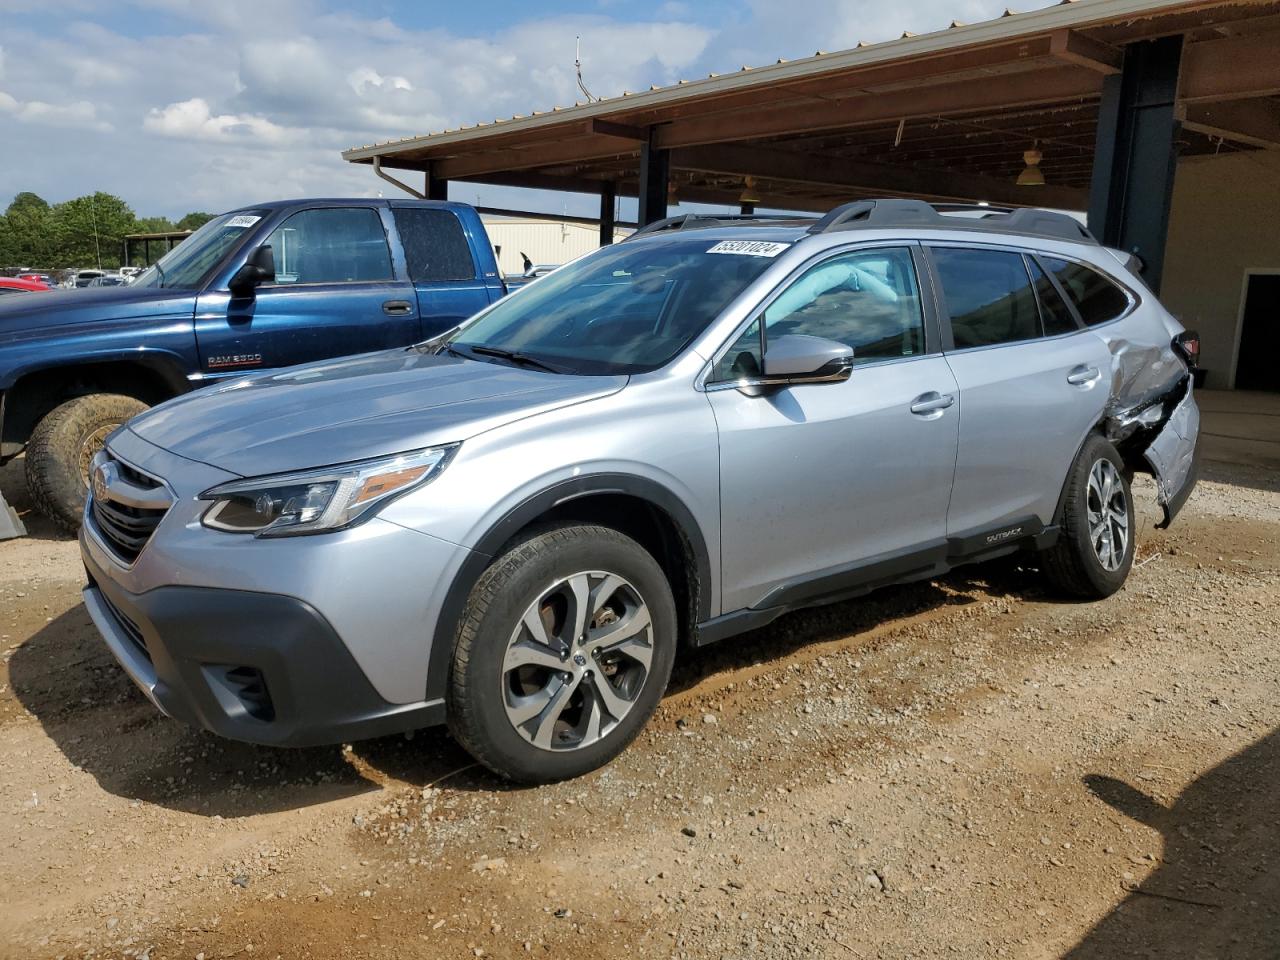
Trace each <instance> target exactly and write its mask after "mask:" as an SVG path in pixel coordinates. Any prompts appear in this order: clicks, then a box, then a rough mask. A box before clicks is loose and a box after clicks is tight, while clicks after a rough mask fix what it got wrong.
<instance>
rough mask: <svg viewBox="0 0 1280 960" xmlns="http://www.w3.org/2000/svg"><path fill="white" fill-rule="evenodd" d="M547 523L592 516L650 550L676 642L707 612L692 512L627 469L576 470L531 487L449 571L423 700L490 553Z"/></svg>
mask: <svg viewBox="0 0 1280 960" xmlns="http://www.w3.org/2000/svg"><path fill="white" fill-rule="evenodd" d="M546 523H596V524H601V525H603V526H608V527H612V528H613V529H615V530H618V531H619V532H620V533H623V534H626V535H627V536H629V537H631V538H632V539H633V540H635V541H636V542H638V543H639V544H640V545H641V546H642V547H644V548H645V549H646V550H648V551H649V552H650V554H652V555H653V557H654V559H656V560H657V561H658V563H659V565H660V566H661V567H662V569H663V571H664V572H665V573H666V574H667V578H668V580H669V582H670V583H671V588H672V593H673V594H674V595H675V600H676V605H677V609H678V610H679V612H680V620H681V623H680V641H681V644H682V645H683V644H685V643H691V642H692V637H693V628H694V624H695V623H697V622H698V621H699V620H705V619H708V618H709V617H710V615H711V589H710V588H711V559H710V554H709V552H708V550H707V544H706V539H705V537H704V536H703V534H702V530H701V529H700V528H699V526H698V523H697V521H696V520H695V519H694V516H693V513H692V511H691V510H690V509H689V508H688V507H687V506H686V505H685V503H684V501H683V500H681V499H680V498H679V497H678V496H677V495H676V494H674V493H672V492H671V491H670V490H668V489H667V488H666V487H664V486H662V485H661V484H659V483H657V482H655V481H652V480H648V479H645V478H643V477H635V476H629V475H626V474H595V475H589V476H583V477H575V478H573V479H572V480H565V481H562V482H561V483H557V484H555V485H553V486H551V487H548V488H547V489H546V490H543V491H542V492H540V493H537V494H534V495H533V496H531V497H529V498H528V499H526V500H524V501H523V502H522V503H520V504H519V505H518V506H516V507H514V508H513V509H512V510H510V511H509V512H508V513H506V514H505V515H504V516H503V517H502V518H501V519H500V520H498V521H497V522H496V523H495V524H494V525H493V526H491V527H490V528H489V530H488V531H487V532H486V533H485V534H484V536H482V537H481V538H480V540H479V542H478V543H477V544H476V545H475V547H474V549H473V550H472V552H471V554H470V555H469V556H468V557H467V559H466V561H465V562H464V563H463V565H462V568H461V569H460V570H459V571H458V573H457V575H456V576H455V577H454V579H453V582H452V583H451V584H450V585H449V589H448V591H447V592H446V594H445V598H444V602H443V603H442V604H441V608H440V615H439V617H438V618H437V620H436V628H435V633H434V635H433V637H432V641H431V651H430V655H429V660H428V670H427V691H426V696H427V699H432V698H435V697H441V696H443V695H444V693H445V690H446V689H447V686H448V674H449V663H450V659H451V658H452V655H453V646H454V641H455V640H456V638H457V631H458V623H459V621H460V620H461V618H462V613H463V610H464V609H465V608H466V604H467V600H468V598H469V597H470V595H471V590H472V588H473V587H474V586H475V584H476V581H477V580H479V579H480V575H481V574H482V573H484V571H485V570H486V569H487V568H488V566H489V564H490V563H491V562H492V561H493V559H494V558H495V557H497V556H499V555H501V554H502V553H503V552H505V550H506V549H507V548H508V547H509V546H510V544H511V543H512V542H514V541H515V540H517V539H518V538H520V537H521V536H522V535H523V534H524V533H525V532H526V531H527V530H529V529H530V528H531V527H535V526H539V525H542V524H546Z"/></svg>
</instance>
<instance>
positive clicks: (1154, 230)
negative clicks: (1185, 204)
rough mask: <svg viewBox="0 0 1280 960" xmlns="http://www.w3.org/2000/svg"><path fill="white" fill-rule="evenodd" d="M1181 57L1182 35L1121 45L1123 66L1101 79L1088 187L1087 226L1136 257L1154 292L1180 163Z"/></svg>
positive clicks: (1100, 238) (1162, 257) (1158, 277)
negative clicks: (1178, 104)
mask: <svg viewBox="0 0 1280 960" xmlns="http://www.w3.org/2000/svg"><path fill="white" fill-rule="evenodd" d="M1181 61H1182V37H1181V36H1171V37H1163V38H1161V39H1159V40H1149V41H1145V42H1142V43H1135V44H1131V45H1130V46H1128V47H1126V48H1125V55H1124V69H1123V70H1122V71H1121V72H1120V73H1119V74H1116V75H1113V76H1109V77H1107V78H1106V81H1105V82H1104V85H1103V90H1102V103H1101V105H1100V106H1099V110H1098V138H1097V146H1096V147H1095V149H1094V155H1093V182H1092V184H1091V185H1090V193H1089V229H1090V230H1092V231H1093V233H1094V235H1095V236H1096V237H1097V238H1098V239H1099V240H1101V241H1102V242H1103V243H1105V244H1106V245H1107V246H1110V247H1116V248H1118V249H1120V250H1126V251H1128V252H1130V253H1136V254H1137V255H1138V256H1139V257H1141V258H1142V261H1143V263H1144V264H1145V265H1146V269H1145V270H1144V272H1143V279H1144V280H1146V282H1147V283H1148V284H1149V285H1150V286H1151V288H1152V289H1153V290H1155V291H1157V292H1159V290H1160V275H1161V270H1162V268H1163V265H1164V248H1165V240H1166V238H1167V236H1168V232H1169V206H1170V204H1171V202H1172V200H1173V177H1174V170H1175V167H1176V165H1177V157H1176V155H1175V147H1174V143H1175V140H1176V138H1177V133H1178V121H1177V118H1176V117H1175V115H1174V104H1175V101H1176V99H1177V94H1178V69H1179V66H1180V64H1181Z"/></svg>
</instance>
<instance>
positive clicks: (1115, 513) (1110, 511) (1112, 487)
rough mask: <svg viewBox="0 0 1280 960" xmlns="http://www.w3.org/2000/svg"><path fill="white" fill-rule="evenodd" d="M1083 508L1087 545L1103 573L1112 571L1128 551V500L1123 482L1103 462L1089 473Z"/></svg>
mask: <svg viewBox="0 0 1280 960" xmlns="http://www.w3.org/2000/svg"><path fill="white" fill-rule="evenodd" d="M1086 509H1087V513H1088V517H1089V542H1090V543H1091V544H1092V545H1093V552H1094V554H1095V555H1096V556H1097V558H1098V562H1099V563H1101V564H1102V567H1103V569H1104V570H1108V571H1113V572H1114V571H1116V570H1119V569H1120V566H1121V564H1123V563H1124V559H1125V556H1126V555H1127V554H1128V550H1129V499H1128V495H1127V493H1126V492H1125V485H1124V479H1123V478H1122V477H1121V476H1120V471H1119V470H1117V469H1116V465H1115V464H1114V463H1112V462H1111V461H1110V460H1107V459H1100V460H1098V461H1096V462H1095V463H1094V465H1093V467H1092V468H1090V470H1089V490H1088V501H1087V504H1086Z"/></svg>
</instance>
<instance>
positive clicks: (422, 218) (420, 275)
mask: <svg viewBox="0 0 1280 960" xmlns="http://www.w3.org/2000/svg"><path fill="white" fill-rule="evenodd" d="M394 212H395V218H396V228H397V229H398V230H399V231H400V243H401V244H402V245H403V246H404V256H405V260H406V261H408V265H409V278H410V279H412V280H414V281H415V282H424V281H428V282H429V281H438V280H474V279H475V276H476V265H475V260H474V258H473V257H472V256H471V247H470V245H469V244H468V243H467V238H466V235H465V234H464V233H463V232H462V224H461V223H460V222H459V221H458V218H457V217H456V216H455V215H454V214H453V213H451V212H450V211H448V210H431V209H427V208H418V207H396V208H394Z"/></svg>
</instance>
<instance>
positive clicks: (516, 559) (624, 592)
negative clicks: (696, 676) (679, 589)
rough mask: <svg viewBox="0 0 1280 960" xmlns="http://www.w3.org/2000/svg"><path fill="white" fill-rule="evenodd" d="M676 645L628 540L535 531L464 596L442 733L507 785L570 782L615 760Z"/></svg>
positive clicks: (657, 689)
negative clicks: (446, 726) (512, 782)
mask: <svg viewBox="0 0 1280 960" xmlns="http://www.w3.org/2000/svg"><path fill="white" fill-rule="evenodd" d="M676 634H677V620H676V608H675V601H674V600H673V599H672V596H671V588H670V585H669V584H668V583H667V578H666V575H665V574H664V573H663V571H662V568H661V567H660V566H659V565H658V563H657V561H656V560H654V558H653V557H652V556H651V555H650V554H649V553H648V552H647V551H646V550H645V549H644V548H643V547H641V546H640V545H639V544H638V543H636V542H635V541H634V540H632V539H631V538H630V537H626V536H624V535H623V534H621V533H619V532H618V531H616V530H612V529H610V528H608V527H600V526H587V525H582V526H562V527H552V528H549V529H548V528H542V529H541V530H535V531H533V532H532V533H531V535H530V536H529V537H528V538H527V539H524V540H522V541H521V542H519V543H517V544H516V545H515V546H513V547H511V548H510V549H509V550H507V551H506V552H505V553H504V554H503V555H502V556H500V557H498V558H497V559H496V560H495V561H494V562H493V565H492V566H490V567H489V569H488V570H486V571H485V573H484V574H483V575H482V576H481V577H480V580H479V581H478V582H477V583H476V585H475V588H474V589H473V590H472V592H471V597H470V599H469V600H468V602H467V608H466V610H465V612H464V614H463V618H462V623H461V625H460V627H459V630H458V640H457V646H456V647H455V650H454V658H453V664H452V670H451V674H450V682H449V695H448V709H447V713H448V720H449V730H450V732H451V733H452V734H453V736H454V738H455V739H456V740H458V742H459V743H461V744H462V745H463V746H464V747H465V748H466V749H467V750H468V752H470V753H471V755H472V756H474V757H475V758H476V759H477V760H478V761H480V762H481V763H482V764H484V765H485V766H486V767H488V768H489V769H490V770H492V771H494V772H495V773H497V774H499V775H501V776H503V777H507V778H509V779H511V780H516V781H520V782H522V783H549V782H552V781H556V780H565V779H568V778H571V777H576V776H580V775H582V774H584V773H587V772H588V771H591V770H594V769H596V768H597V767H601V766H603V765H604V764H606V763H608V762H609V761H611V760H612V759H613V758H614V757H616V756H617V755H618V754H619V753H621V752H622V751H623V750H624V749H625V748H626V747H627V745H628V744H629V743H630V742H631V741H632V740H633V739H634V738H635V736H636V734H638V733H639V732H640V730H641V728H642V727H643V726H644V725H645V723H646V722H647V721H648V719H649V717H650V716H652V715H653V712H654V710H655V709H657V706H658V702H659V700H661V699H662V694H663V693H664V692H665V690H666V686H667V681H668V680H669V679H670V676H671V665H672V663H673V662H674V660H675V650H676Z"/></svg>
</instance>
